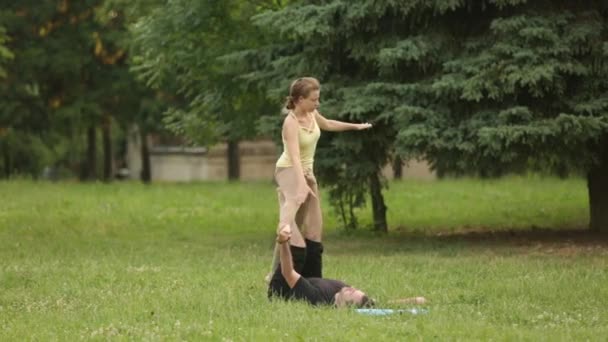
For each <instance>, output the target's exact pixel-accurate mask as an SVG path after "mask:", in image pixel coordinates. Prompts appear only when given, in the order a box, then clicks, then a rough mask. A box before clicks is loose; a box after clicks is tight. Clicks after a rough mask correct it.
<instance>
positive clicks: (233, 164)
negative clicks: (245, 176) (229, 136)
mask: <svg viewBox="0 0 608 342" xmlns="http://www.w3.org/2000/svg"><path fill="white" fill-rule="evenodd" d="M227 154H228V155H227V157H228V180H231V181H234V180H238V179H239V178H240V176H241V161H240V155H239V142H238V140H230V141H228V151H227Z"/></svg>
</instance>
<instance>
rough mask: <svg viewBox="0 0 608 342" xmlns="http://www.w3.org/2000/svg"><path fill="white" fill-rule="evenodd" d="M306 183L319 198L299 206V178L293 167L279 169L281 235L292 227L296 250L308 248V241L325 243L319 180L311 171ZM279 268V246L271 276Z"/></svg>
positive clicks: (276, 174)
mask: <svg viewBox="0 0 608 342" xmlns="http://www.w3.org/2000/svg"><path fill="white" fill-rule="evenodd" d="M304 178H306V183H307V184H308V186H309V187H310V188H311V189H312V191H313V193H314V194H315V196H316V197H314V196H311V195H308V197H306V199H305V200H304V202H298V193H297V188H296V184H297V175H296V173H295V171H294V169H293V168H292V167H286V168H277V169H276V172H275V180H276V182H277V184H278V188H277V193H278V197H279V224H278V227H277V231H278V230H279V229H281V228H282V227H284V226H285V225H289V226H290V227H291V240H290V241H289V243H290V244H291V245H292V246H297V247H305V246H306V242H305V240H304V239H308V240H311V241H315V242H321V236H322V233H323V216H322V214H321V202H320V200H321V198H320V194H319V188H318V186H317V180H316V178H315V176H314V175H313V173H312V172H311V171H306V170H305V171H304ZM278 264H279V249H278V245H276V246H275V249H274V255H273V260H272V264H271V269H270V272H271V274H272V272H274V270H275V269H276V267H277V265H278Z"/></svg>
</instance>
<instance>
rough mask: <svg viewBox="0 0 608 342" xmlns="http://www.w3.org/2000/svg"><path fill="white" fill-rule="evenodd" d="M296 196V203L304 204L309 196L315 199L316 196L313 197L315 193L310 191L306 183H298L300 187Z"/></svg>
mask: <svg viewBox="0 0 608 342" xmlns="http://www.w3.org/2000/svg"><path fill="white" fill-rule="evenodd" d="M297 194H298V195H297V197H296V202H297V203H304V202H305V201H306V198H308V196H309V195H310V196H312V197H315V198H316V197H317V195H315V192H314V191H312V189H311V187H310V186H308V184H306V183H300V185H298V190H297Z"/></svg>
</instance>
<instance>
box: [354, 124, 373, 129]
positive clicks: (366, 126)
mask: <svg viewBox="0 0 608 342" xmlns="http://www.w3.org/2000/svg"><path fill="white" fill-rule="evenodd" d="M356 125H357V130H358V131H362V130H364V129H370V128H372V124H371V123H369V122H366V123H362V124H356Z"/></svg>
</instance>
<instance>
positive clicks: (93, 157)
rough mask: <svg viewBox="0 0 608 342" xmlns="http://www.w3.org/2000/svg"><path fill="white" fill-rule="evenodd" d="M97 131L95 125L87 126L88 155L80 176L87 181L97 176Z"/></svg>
mask: <svg viewBox="0 0 608 342" xmlns="http://www.w3.org/2000/svg"><path fill="white" fill-rule="evenodd" d="M95 133H96V132H95V126H89V128H87V156H86V159H85V163H84V165H83V169H82V174H81V177H80V178H81V179H82V180H85V181H87V180H88V181H90V180H95V179H96V178H97V136H96V134H95Z"/></svg>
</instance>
